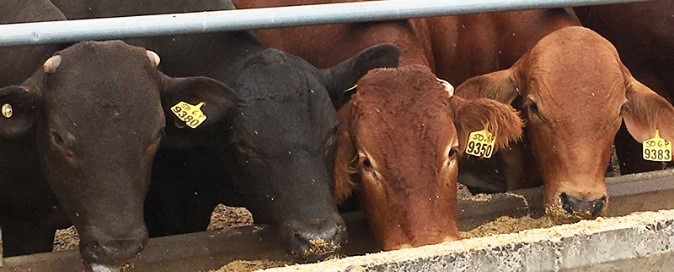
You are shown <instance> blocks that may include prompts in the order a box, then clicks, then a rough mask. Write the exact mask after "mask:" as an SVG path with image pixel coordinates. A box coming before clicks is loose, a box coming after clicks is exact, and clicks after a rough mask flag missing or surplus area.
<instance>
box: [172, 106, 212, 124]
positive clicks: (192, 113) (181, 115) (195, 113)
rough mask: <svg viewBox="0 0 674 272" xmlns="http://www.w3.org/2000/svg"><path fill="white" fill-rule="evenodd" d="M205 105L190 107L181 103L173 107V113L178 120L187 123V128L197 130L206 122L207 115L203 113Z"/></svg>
mask: <svg viewBox="0 0 674 272" xmlns="http://www.w3.org/2000/svg"><path fill="white" fill-rule="evenodd" d="M203 105H204V102H201V103H199V104H197V105H190V104H188V103H185V102H183V101H180V102H179V103H178V104H176V105H175V106H173V107H171V111H172V112H173V114H175V115H176V116H177V117H178V119H180V120H181V121H183V122H185V124H186V125H187V126H189V127H191V128H197V127H198V126H199V125H201V123H203V122H204V120H206V115H205V114H204V113H203V112H202V111H201V107H202V106H203Z"/></svg>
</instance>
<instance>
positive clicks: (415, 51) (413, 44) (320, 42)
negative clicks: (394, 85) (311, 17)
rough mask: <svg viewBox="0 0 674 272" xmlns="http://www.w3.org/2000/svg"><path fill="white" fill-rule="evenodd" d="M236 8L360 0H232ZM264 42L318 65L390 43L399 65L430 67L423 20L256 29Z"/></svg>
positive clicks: (430, 57)
mask: <svg viewBox="0 0 674 272" xmlns="http://www.w3.org/2000/svg"><path fill="white" fill-rule="evenodd" d="M233 2H234V4H235V5H236V7H237V8H239V9H244V8H262V7H277V6H295V5H310V4H330V3H346V2H359V1H353V0H234V1H233ZM255 34H256V35H257V37H258V38H259V39H260V40H262V42H263V43H264V44H266V45H267V46H270V47H274V48H278V49H281V50H283V51H286V52H288V53H291V54H293V55H297V56H300V57H302V58H304V59H305V60H307V61H308V62H309V63H311V64H313V65H314V66H316V67H318V68H328V67H332V66H334V65H336V64H338V63H339V62H340V61H341V60H344V59H347V58H349V57H350V56H353V55H355V54H356V53H358V52H360V51H361V50H363V49H365V48H368V47H371V46H374V45H377V44H381V43H391V44H395V45H396V46H398V48H399V49H400V53H401V54H400V55H401V60H400V66H405V65H411V64H422V65H425V66H429V67H433V66H432V65H433V59H432V55H431V54H430V52H431V48H430V43H429V41H428V39H427V38H426V37H428V31H427V29H426V22H425V21H424V20H398V21H386V22H376V23H351V24H328V25H318V26H303V27H289V28H274V29H262V30H257V31H255Z"/></svg>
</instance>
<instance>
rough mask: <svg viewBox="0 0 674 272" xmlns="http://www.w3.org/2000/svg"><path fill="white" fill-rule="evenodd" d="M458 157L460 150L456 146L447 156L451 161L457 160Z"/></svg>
mask: <svg viewBox="0 0 674 272" xmlns="http://www.w3.org/2000/svg"><path fill="white" fill-rule="evenodd" d="M458 155H459V148H458V147H456V146H455V147H452V148H451V149H449V154H447V156H448V157H449V159H450V160H453V159H455V158H456V157H457V156H458Z"/></svg>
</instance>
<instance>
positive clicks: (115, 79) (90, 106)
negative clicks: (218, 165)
mask: <svg viewBox="0 0 674 272" xmlns="http://www.w3.org/2000/svg"><path fill="white" fill-rule="evenodd" d="M159 61H160V59H159V57H158V55H157V54H156V53H154V52H152V51H147V50H145V49H143V48H140V47H134V46H130V45H127V44H125V43H123V42H121V41H109V42H81V43H78V44H75V45H73V46H71V47H68V48H66V49H64V50H61V51H58V52H57V53H56V54H55V55H53V56H52V57H50V58H49V59H48V60H46V61H45V62H44V64H43V66H42V67H41V68H39V69H38V70H37V71H36V72H35V73H34V74H33V75H32V76H31V77H30V78H28V79H27V80H25V81H24V82H23V83H21V84H20V85H13V86H8V87H4V88H2V89H0V103H1V104H2V105H3V107H4V106H10V107H11V108H12V111H10V112H9V113H8V112H3V116H4V117H3V118H2V122H1V123H0V133H1V134H0V135H2V139H3V140H2V145H3V147H7V148H11V149H13V150H16V151H21V152H20V153H19V152H16V153H12V154H17V155H19V156H22V155H23V154H25V155H23V156H26V158H23V159H22V160H21V161H16V160H14V161H8V160H3V169H11V171H3V174H4V175H6V176H5V177H4V178H3V181H6V180H9V181H10V182H12V183H21V182H37V183H47V184H49V187H50V188H51V189H52V190H53V192H54V194H55V195H56V197H57V199H58V202H59V203H60V205H61V206H62V207H63V209H64V210H65V212H66V213H67V215H68V217H69V218H70V219H71V221H72V223H73V224H74V225H75V227H76V228H77V230H78V232H79V234H80V239H81V240H80V247H79V248H80V253H81V255H82V258H83V260H84V261H85V263H87V264H89V265H90V266H91V267H92V268H94V269H98V268H101V267H113V268H114V267H119V266H120V265H122V264H123V263H125V262H126V261H128V260H129V259H131V258H132V257H134V256H136V255H137V254H138V253H139V252H140V251H141V250H142V248H143V247H144V245H145V244H146V243H147V239H148V233H147V229H146V227H145V224H144V222H143V203H144V199H145V193H146V191H147V189H148V186H149V183H150V170H151V166H152V160H153V157H154V154H155V152H156V151H157V149H158V147H159V141H160V140H161V138H162V136H163V130H164V126H165V123H166V122H165V118H166V117H165V111H166V110H167V109H170V108H171V107H174V105H175V104H177V103H178V102H180V101H186V102H189V103H195V101H197V100H198V101H200V102H204V103H207V105H204V106H203V107H202V110H203V112H205V113H206V114H208V115H209V117H210V119H211V120H207V121H205V122H204V123H203V126H204V127H208V126H210V125H211V124H213V123H216V122H217V121H218V119H219V116H224V114H222V112H226V111H227V110H228V109H229V108H231V106H232V105H234V103H235V102H236V98H235V96H234V95H233V92H232V91H231V89H229V88H227V86H225V85H224V84H222V83H220V82H218V81H215V80H212V79H209V78H205V77H190V78H171V77H168V76H166V75H164V74H162V73H161V72H158V71H157V70H156V67H157V65H158V64H159ZM218 113H220V114H218ZM169 119H170V118H169ZM16 162H21V163H16ZM26 177H30V178H31V179H32V181H27V180H25V179H26ZM31 188H33V187H31ZM32 201H35V202H36V203H45V202H47V203H51V202H48V201H47V200H32ZM3 204H4V201H3ZM19 208H23V209H25V207H19ZM47 210H50V209H47ZM52 238H53V230H52ZM51 242H52V241H51V240H49V245H51ZM10 249H11V247H10Z"/></svg>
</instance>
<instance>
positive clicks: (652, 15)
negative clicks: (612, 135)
mask: <svg viewBox="0 0 674 272" xmlns="http://www.w3.org/2000/svg"><path fill="white" fill-rule="evenodd" d="M673 9H674V1H672V0H659V1H649V2H643V3H629V4H619V5H608V6H587V7H578V8H575V11H576V13H577V14H578V18H580V20H581V21H582V23H583V25H584V26H587V27H589V28H592V29H593V30H595V31H597V32H598V33H599V34H601V35H603V36H605V37H606V39H608V40H609V41H611V43H613V45H615V47H616V49H618V52H619V53H620V56H621V58H622V60H623V62H624V63H625V66H627V67H629V69H630V71H631V72H632V74H634V77H635V78H637V79H639V80H640V81H641V82H643V83H644V85H646V86H649V87H650V88H652V89H653V91H655V92H657V93H658V94H660V95H662V96H664V97H666V98H668V99H669V102H670V103H671V102H672V101H673V100H672V99H674V80H673V79H672V75H674V28H672V26H674V16H673V13H672V10H673ZM672 122H674V121H672ZM615 144H616V148H617V151H618V157H619V158H620V161H621V164H620V171H621V172H622V173H636V172H644V171H651V170H658V169H662V166H663V165H662V163H657V162H650V161H646V160H643V159H642V146H641V144H639V143H638V142H636V141H634V140H633V139H632V138H631V137H630V136H629V134H628V133H627V130H625V129H624V127H621V129H620V131H618V135H616V141H615ZM669 165H672V164H671V162H670V164H669Z"/></svg>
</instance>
